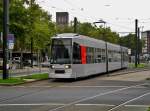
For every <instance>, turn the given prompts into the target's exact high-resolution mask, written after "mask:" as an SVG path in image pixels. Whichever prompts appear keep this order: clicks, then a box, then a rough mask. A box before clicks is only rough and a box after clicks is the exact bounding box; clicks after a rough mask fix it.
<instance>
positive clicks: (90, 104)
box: [75, 104, 115, 106]
mask: <svg viewBox="0 0 150 111" xmlns="http://www.w3.org/2000/svg"><path fill="white" fill-rule="evenodd" d="M75 105H76V106H115V105H112V104H75Z"/></svg>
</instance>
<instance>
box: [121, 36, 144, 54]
mask: <svg viewBox="0 0 150 111" xmlns="http://www.w3.org/2000/svg"><path fill="white" fill-rule="evenodd" d="M120 42H121V44H122V45H123V46H125V47H128V48H130V49H131V51H132V54H134V50H135V48H136V44H135V34H129V35H127V36H124V37H121V39H120ZM143 44H144V42H143V40H140V43H139V45H140V49H139V50H140V52H142V47H143Z"/></svg>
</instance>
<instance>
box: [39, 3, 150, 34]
mask: <svg viewBox="0 0 150 111" xmlns="http://www.w3.org/2000/svg"><path fill="white" fill-rule="evenodd" d="M36 1H37V3H39V4H40V6H41V7H42V8H43V9H44V10H46V11H48V12H49V13H50V14H52V18H53V21H56V20H55V16H56V12H62V11H67V12H69V20H70V21H71V20H73V17H77V18H78V20H79V21H81V22H91V23H93V22H95V21H98V20H100V19H103V20H104V21H106V22H107V24H106V25H107V26H108V27H111V29H112V30H113V31H116V32H133V31H134V30H135V29H134V27H135V23H134V22H135V19H139V26H140V27H142V26H144V28H143V30H150V14H149V11H150V0H36ZM141 29H142V28H141Z"/></svg>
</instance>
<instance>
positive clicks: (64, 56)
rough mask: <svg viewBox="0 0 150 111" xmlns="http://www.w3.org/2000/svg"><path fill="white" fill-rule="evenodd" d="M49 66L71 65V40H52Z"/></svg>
mask: <svg viewBox="0 0 150 111" xmlns="http://www.w3.org/2000/svg"><path fill="white" fill-rule="evenodd" d="M51 64H71V39H53V40H52V55H51Z"/></svg>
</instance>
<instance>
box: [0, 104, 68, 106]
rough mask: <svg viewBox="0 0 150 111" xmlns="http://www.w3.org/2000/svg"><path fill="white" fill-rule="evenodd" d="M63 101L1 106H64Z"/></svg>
mask: <svg viewBox="0 0 150 111" xmlns="http://www.w3.org/2000/svg"><path fill="white" fill-rule="evenodd" d="M62 105H66V104H62V103H39V104H32V103H31V104H0V106H62Z"/></svg>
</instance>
